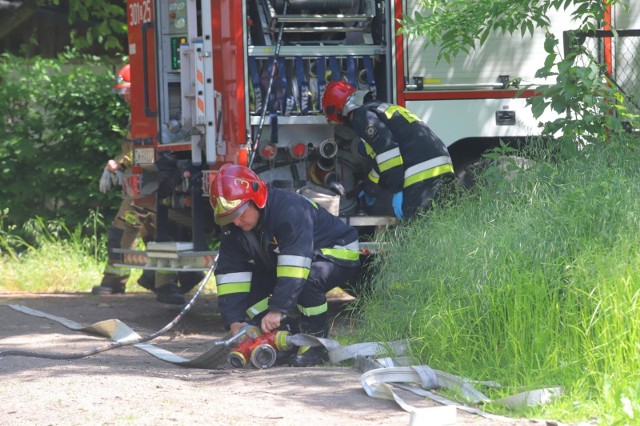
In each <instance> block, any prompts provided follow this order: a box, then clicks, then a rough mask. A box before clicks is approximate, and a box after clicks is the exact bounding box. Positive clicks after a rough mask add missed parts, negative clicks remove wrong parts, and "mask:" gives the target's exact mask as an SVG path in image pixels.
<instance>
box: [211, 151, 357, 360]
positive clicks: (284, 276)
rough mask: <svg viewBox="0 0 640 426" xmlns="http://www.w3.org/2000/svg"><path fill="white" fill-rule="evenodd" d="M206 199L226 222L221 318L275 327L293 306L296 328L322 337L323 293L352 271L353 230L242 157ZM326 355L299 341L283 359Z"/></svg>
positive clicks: (238, 324) (223, 171) (219, 275)
mask: <svg viewBox="0 0 640 426" xmlns="http://www.w3.org/2000/svg"><path fill="white" fill-rule="evenodd" d="M210 202H211V205H212V207H213V210H214V219H215V222H216V224H218V225H220V226H221V227H222V230H223V232H222V237H221V244H220V251H219V259H218V265H217V268H216V283H217V289H218V305H219V307H220V312H221V314H222V318H223V321H224V324H225V326H226V327H227V328H229V329H230V330H231V332H232V333H233V334H234V335H235V334H237V333H238V331H239V330H240V329H241V328H242V327H243V326H244V325H245V324H247V323H249V322H250V323H252V324H255V325H258V326H259V327H261V328H262V331H263V332H265V333H267V332H272V331H274V330H276V329H278V328H279V327H281V326H283V320H284V319H285V317H286V316H288V315H289V314H290V313H292V312H293V311H294V309H295V308H296V307H297V308H298V310H299V311H300V314H301V315H300V317H299V330H300V331H302V332H304V333H307V334H311V335H314V336H317V337H327V335H328V328H327V327H328V323H327V319H328V318H327V317H328V314H327V299H326V296H325V293H326V292H327V291H329V290H331V289H332V288H334V287H337V286H339V285H342V284H344V283H346V282H347V281H348V280H349V279H350V278H351V277H352V276H353V275H354V274H355V272H356V271H357V269H358V267H359V264H360V256H359V249H358V234H357V231H356V230H355V229H354V228H352V227H350V226H348V225H346V224H345V223H344V222H342V221H341V220H340V219H338V218H337V217H335V216H333V215H332V214H330V213H329V212H328V211H326V210H325V209H324V208H322V207H321V206H319V205H318V204H316V203H315V202H313V201H311V200H309V199H307V198H305V197H303V196H302V195H300V194H297V193H295V192H290V191H286V190H282V189H277V188H274V187H272V186H270V185H267V184H266V183H265V182H264V181H262V180H261V179H260V178H259V177H258V176H257V175H256V174H255V173H254V172H253V171H252V170H251V169H249V168H247V167H244V166H239V165H233V164H225V165H224V166H222V167H221V168H220V170H219V172H218V173H217V175H216V177H215V178H214V181H213V182H212V185H211V187H210ZM287 320H288V319H287ZM326 359H327V353H326V350H325V349H324V348H323V347H300V348H298V350H297V353H293V354H292V355H291V357H290V358H289V359H288V363H289V364H290V365H292V366H296V367H304V366H310V365H317V364H320V363H321V362H322V361H324V360H326Z"/></svg>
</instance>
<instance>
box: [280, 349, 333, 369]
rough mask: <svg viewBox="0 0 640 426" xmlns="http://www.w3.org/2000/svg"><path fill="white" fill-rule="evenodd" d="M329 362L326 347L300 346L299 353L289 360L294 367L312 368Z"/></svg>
mask: <svg viewBox="0 0 640 426" xmlns="http://www.w3.org/2000/svg"><path fill="white" fill-rule="evenodd" d="M328 360H329V354H328V353H327V350H326V349H325V347H324V346H300V348H298V353H297V354H295V355H293V356H292V357H291V358H289V365H290V366H292V367H311V366H313V365H320V364H322V363H323V362H325V361H328Z"/></svg>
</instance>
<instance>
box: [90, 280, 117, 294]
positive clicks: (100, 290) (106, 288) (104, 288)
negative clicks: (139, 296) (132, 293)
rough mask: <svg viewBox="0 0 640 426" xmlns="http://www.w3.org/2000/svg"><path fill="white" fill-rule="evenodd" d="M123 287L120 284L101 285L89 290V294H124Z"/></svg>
mask: <svg viewBox="0 0 640 426" xmlns="http://www.w3.org/2000/svg"><path fill="white" fill-rule="evenodd" d="M124 291H125V286H124V284H120V283H102V284H100V285H94V286H93V288H92V289H91V294H98V295H106V294H124Z"/></svg>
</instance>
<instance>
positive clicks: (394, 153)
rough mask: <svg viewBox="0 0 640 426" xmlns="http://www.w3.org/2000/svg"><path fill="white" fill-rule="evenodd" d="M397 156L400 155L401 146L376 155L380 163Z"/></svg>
mask: <svg viewBox="0 0 640 426" xmlns="http://www.w3.org/2000/svg"><path fill="white" fill-rule="evenodd" d="M396 157H400V148H393V149H390V150H389V151H385V152H383V153H381V154H378V155H376V161H377V162H378V164H380V163H384V162H385V161H388V160H391V159H393V158H396Z"/></svg>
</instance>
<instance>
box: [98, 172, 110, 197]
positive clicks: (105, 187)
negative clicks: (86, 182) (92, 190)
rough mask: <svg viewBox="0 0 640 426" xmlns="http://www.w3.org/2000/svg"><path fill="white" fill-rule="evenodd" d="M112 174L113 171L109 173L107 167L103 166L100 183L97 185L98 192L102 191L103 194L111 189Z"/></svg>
mask: <svg viewBox="0 0 640 426" xmlns="http://www.w3.org/2000/svg"><path fill="white" fill-rule="evenodd" d="M112 176H113V173H111V172H110V171H109V169H107V167H106V166H105V168H104V171H103V172H102V176H100V185H99V188H100V192H102V193H103V194H106V193H107V192H108V191H109V190H110V189H111V186H112V185H113V183H112V179H113V178H112Z"/></svg>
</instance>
